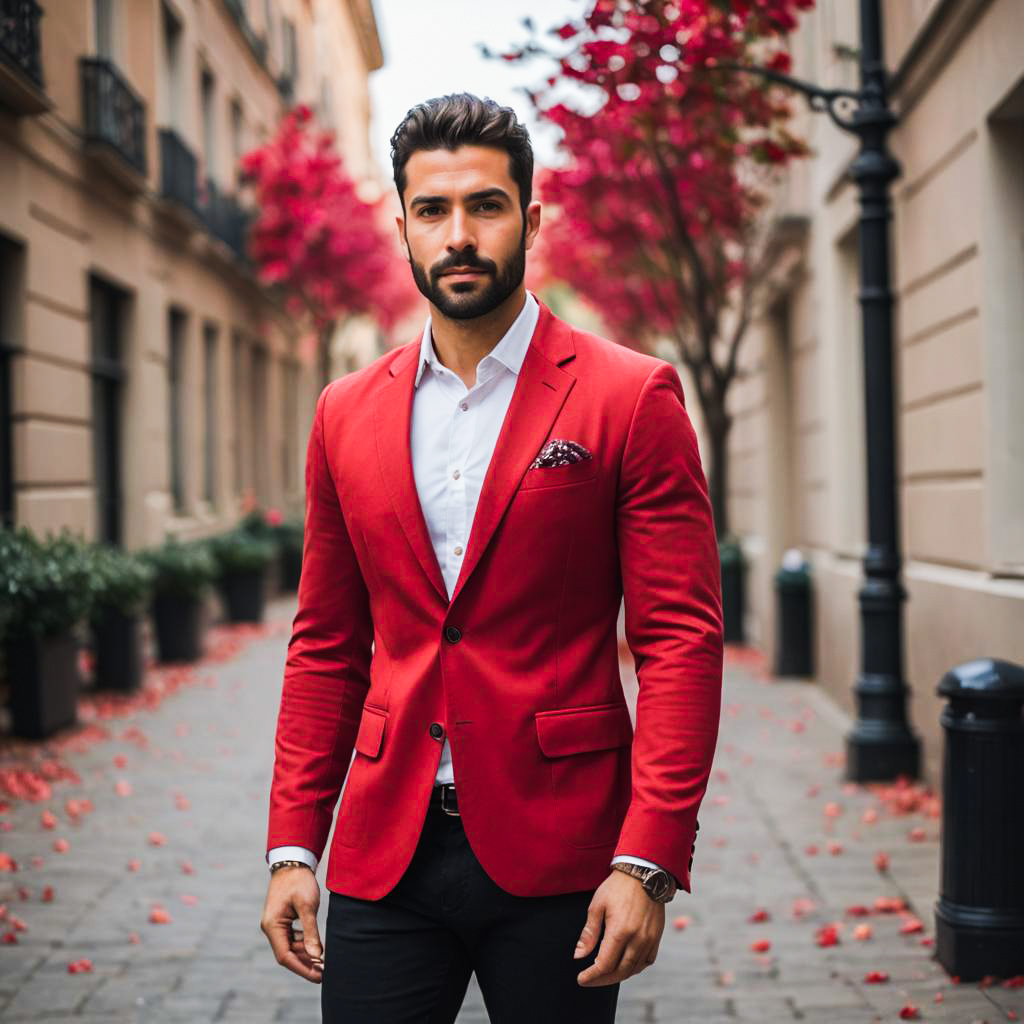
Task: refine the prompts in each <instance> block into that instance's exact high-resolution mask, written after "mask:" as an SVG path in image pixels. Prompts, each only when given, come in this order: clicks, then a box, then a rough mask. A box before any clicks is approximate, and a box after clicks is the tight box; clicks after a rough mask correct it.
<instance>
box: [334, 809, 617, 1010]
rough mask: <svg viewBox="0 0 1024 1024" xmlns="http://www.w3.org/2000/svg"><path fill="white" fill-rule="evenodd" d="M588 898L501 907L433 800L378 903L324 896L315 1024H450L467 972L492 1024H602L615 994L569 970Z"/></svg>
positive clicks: (453, 824) (523, 900) (454, 820)
mask: <svg viewBox="0 0 1024 1024" xmlns="http://www.w3.org/2000/svg"><path fill="white" fill-rule="evenodd" d="M592 896H593V890H590V891H588V892H574V893H567V894H565V895H558V896H540V897H534V898H530V897H522V896H512V895H510V894H509V893H507V892H505V891H504V890H503V889H500V888H499V887H498V886H497V885H495V884H494V882H492V881H491V879H490V878H489V877H488V876H487V874H486V873H485V872H484V870H483V868H482V867H481V866H480V862H479V861H478V860H477V859H476V857H475V855H474V854H473V851H472V849H471V848H470V845H469V842H468V840H467V839H466V833H465V831H464V830H463V828H462V820H461V818H458V817H455V816H450V815H447V814H445V813H444V811H442V810H441V808H440V806H439V803H438V801H437V792H436V791H435V794H434V800H432V801H431V805H430V810H429V811H428V812H427V818H426V823H425V825H424V828H423V832H422V834H421V835H420V839H419V843H418V844H417V847H416V852H415V854H414V855H413V859H412V861H411V863H410V864H409V867H408V869H407V870H406V872H405V874H404V875H403V876H402V878H401V879H400V880H399V882H398V884H397V885H396V886H395V888H394V889H392V890H391V892H390V893H388V894H387V896H385V897H384V898H383V899H381V900H359V899H353V898H352V897H350V896H343V895H341V894H340V893H336V892H331V893H330V894H329V904H328V910H327V926H326V930H325V934H324V972H323V980H322V982H321V994H320V999H321V1003H320V1005H321V1010H322V1014H323V1022H324V1024H451V1022H453V1021H454V1020H455V1018H456V1015H457V1014H458V1012H459V1008H460V1007H461V1005H462V1000H463V998H464V997H465V994H466V987H467V985H468V984H469V979H470V976H471V975H472V974H473V973H474V972H475V973H476V977H477V982H478V984H479V986H480V990H481V992H482V993H483V997H484V1002H485V1003H486V1006H487V1013H488V1016H489V1017H490V1020H491V1024H568V1022H575V1021H586V1022H587V1024H612V1022H614V1020H615V1004H616V1001H617V999H618V994H619V986H618V985H617V984H616V985H607V986H599V987H597V988H584V987H583V986H581V985H580V984H578V983H577V981H576V975H577V974H579V972H580V971H582V970H583V969H584V968H585V967H589V966H590V965H591V964H592V963H593V962H594V958H595V956H596V949H597V947H595V950H594V952H593V953H591V954H590V955H588V956H586V957H583V958H581V959H579V960H574V959H573V951H574V949H575V946H576V941H577V940H578V939H579V935H580V932H581V931H582V929H583V925H584V924H585V923H586V918H587V907H588V906H589V904H590V900H591V897H592Z"/></svg>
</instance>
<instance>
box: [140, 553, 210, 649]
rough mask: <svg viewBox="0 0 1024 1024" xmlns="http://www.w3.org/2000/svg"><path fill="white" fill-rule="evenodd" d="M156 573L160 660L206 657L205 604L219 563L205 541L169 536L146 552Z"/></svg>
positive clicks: (155, 612) (155, 611) (155, 613)
mask: <svg viewBox="0 0 1024 1024" xmlns="http://www.w3.org/2000/svg"><path fill="white" fill-rule="evenodd" d="M142 557H143V559H144V560H145V562H146V563H147V564H148V565H150V566H151V567H152V569H153V572H154V577H153V604H152V609H153V625H154V627H155V631H156V646H157V657H158V660H160V661H196V660H198V659H199V658H201V657H202V656H203V637H204V632H205V625H206V624H205V619H204V615H203V612H204V607H205V603H206V598H207V596H208V594H209V592H210V584H211V583H212V582H213V580H214V578H215V577H216V575H217V566H216V563H215V562H214V561H213V557H212V556H211V554H210V552H209V551H208V550H207V548H206V546H205V545H204V544H195V543H187V544H186V543H182V542H181V541H179V540H177V539H176V538H174V537H168V538H167V540H166V541H164V543H163V544H161V545H160V546H159V547H155V548H150V549H148V550H147V551H145V552H143V554H142Z"/></svg>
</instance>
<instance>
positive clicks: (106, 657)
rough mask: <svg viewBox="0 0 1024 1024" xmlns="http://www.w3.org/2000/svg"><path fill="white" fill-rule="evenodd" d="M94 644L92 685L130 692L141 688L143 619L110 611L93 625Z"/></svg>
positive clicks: (112, 609) (104, 688) (102, 688)
mask: <svg viewBox="0 0 1024 1024" xmlns="http://www.w3.org/2000/svg"><path fill="white" fill-rule="evenodd" d="M92 633H93V638H94V640H95V642H96V675H95V685H96V687H97V688H98V689H101V690H117V691H118V692H120V693H131V692H132V691H134V690H137V689H138V688H139V687H140V686H141V685H142V676H143V671H144V665H143V658H142V617H141V616H140V615H125V614H124V612H121V611H118V610H117V609H115V608H111V609H110V610H109V611H108V612H107V613H106V614H105V615H104V616H103V620H102V621H101V622H98V623H96V624H95V625H94V626H93V630H92Z"/></svg>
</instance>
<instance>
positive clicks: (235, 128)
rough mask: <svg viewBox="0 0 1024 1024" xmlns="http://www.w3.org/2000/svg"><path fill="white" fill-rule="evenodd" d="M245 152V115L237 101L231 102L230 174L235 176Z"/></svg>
mask: <svg viewBox="0 0 1024 1024" xmlns="http://www.w3.org/2000/svg"><path fill="white" fill-rule="evenodd" d="M244 152H245V115H244V114H243V113H242V104H241V103H239V101H238V100H232V101H231V161H232V174H233V175H235V176H236V185H237V175H238V170H239V164H240V163H241V160H242V154H243V153H244Z"/></svg>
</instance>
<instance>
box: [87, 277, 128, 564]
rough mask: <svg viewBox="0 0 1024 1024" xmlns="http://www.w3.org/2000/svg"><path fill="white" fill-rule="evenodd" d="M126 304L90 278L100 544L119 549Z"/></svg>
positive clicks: (124, 296)
mask: <svg viewBox="0 0 1024 1024" xmlns="http://www.w3.org/2000/svg"><path fill="white" fill-rule="evenodd" d="M127 305H128V295H127V293H125V292H123V291H121V290H120V289H119V288H115V287H114V286H113V285H110V284H108V283H107V282H105V281H103V280H101V279H99V278H97V277H92V278H90V281H89V331H90V347H91V350H92V367H91V370H92V436H93V476H94V480H95V487H96V509H97V515H96V523H97V530H96V533H97V540H100V541H103V542H106V543H108V544H117V545H120V544H121V542H122V535H121V534H122V482H121V449H122V418H123V394H122V392H123V388H124V380H125V369H124V364H125V360H124V352H123V349H124V333H125V323H126V311H127Z"/></svg>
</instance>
